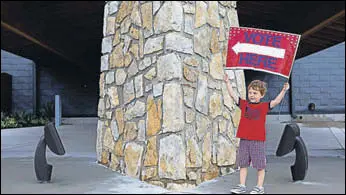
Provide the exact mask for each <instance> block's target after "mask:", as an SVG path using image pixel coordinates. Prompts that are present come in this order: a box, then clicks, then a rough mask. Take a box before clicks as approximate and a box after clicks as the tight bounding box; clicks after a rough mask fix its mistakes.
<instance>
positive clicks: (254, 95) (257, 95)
mask: <svg viewBox="0 0 346 195" xmlns="http://www.w3.org/2000/svg"><path fill="white" fill-rule="evenodd" d="M263 97H264V95H261V92H260V91H258V90H255V89H253V88H252V87H251V88H250V89H249V91H248V98H249V101H250V102H252V103H258V102H260V100H261V99H262V98H263Z"/></svg>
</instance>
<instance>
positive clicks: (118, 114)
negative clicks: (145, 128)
mask: <svg viewBox="0 0 346 195" xmlns="http://www.w3.org/2000/svg"><path fill="white" fill-rule="evenodd" d="M115 119H116V120H117V124H118V131H119V135H121V134H122V133H123V132H124V127H125V123H124V112H123V109H122V108H118V109H116V110H115Z"/></svg>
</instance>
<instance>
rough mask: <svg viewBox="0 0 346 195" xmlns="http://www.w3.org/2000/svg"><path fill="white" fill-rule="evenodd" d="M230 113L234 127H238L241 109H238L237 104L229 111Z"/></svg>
mask: <svg viewBox="0 0 346 195" xmlns="http://www.w3.org/2000/svg"><path fill="white" fill-rule="evenodd" d="M231 115H232V121H233V125H234V127H236V128H237V127H238V125H239V122H240V117H241V110H240V109H239V107H238V106H236V107H235V109H234V110H233V111H232V112H231Z"/></svg>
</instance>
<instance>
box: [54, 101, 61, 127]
mask: <svg viewBox="0 0 346 195" xmlns="http://www.w3.org/2000/svg"><path fill="white" fill-rule="evenodd" d="M60 125H61V101H60V96H59V95H55V128H57V127H59V126H60Z"/></svg>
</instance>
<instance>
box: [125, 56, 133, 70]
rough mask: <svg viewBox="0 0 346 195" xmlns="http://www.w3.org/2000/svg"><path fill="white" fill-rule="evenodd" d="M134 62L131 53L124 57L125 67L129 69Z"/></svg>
mask: <svg viewBox="0 0 346 195" xmlns="http://www.w3.org/2000/svg"><path fill="white" fill-rule="evenodd" d="M131 62H132V56H131V54H130V53H126V54H125V57H124V66H125V67H128V66H129V65H130V64H131Z"/></svg>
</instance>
